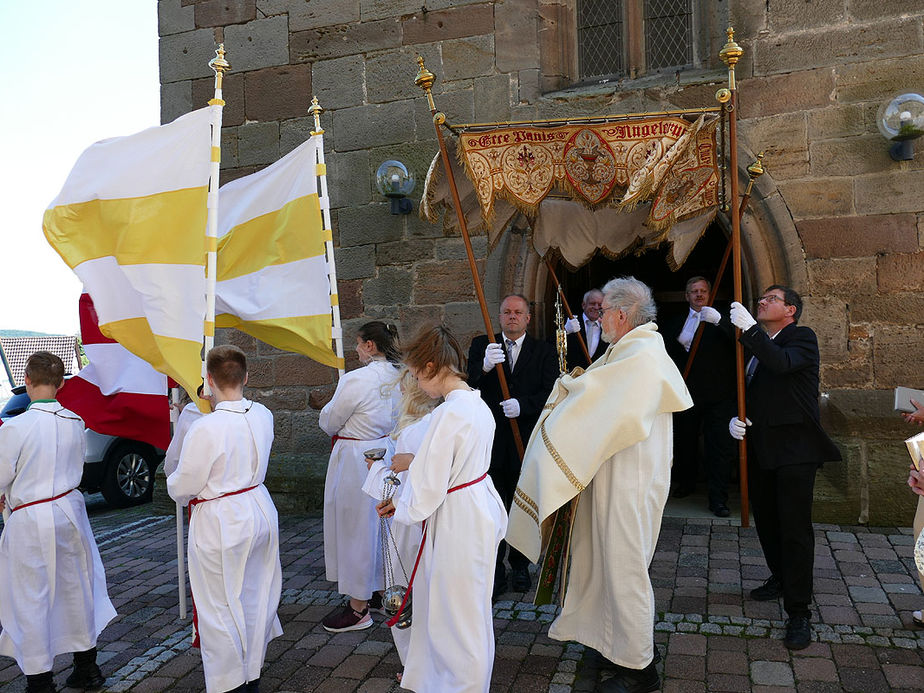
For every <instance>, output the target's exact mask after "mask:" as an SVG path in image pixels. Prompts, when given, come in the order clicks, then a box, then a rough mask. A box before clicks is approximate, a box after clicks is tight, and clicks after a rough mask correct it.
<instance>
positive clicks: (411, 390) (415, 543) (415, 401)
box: [363, 369, 442, 665]
mask: <svg viewBox="0 0 924 693" xmlns="http://www.w3.org/2000/svg"><path fill="white" fill-rule="evenodd" d="M400 387H401V408H400V410H399V412H398V423H397V425H396V426H395V430H394V431H392V433H391V438H392V440H394V442H395V454H396V455H402V454H405V457H403V458H402V457H399V460H400V459H407V457H406V454H410V455H416V454H417V451H418V450H419V449H420V444H421V443H422V442H423V439H424V436H425V435H426V433H427V428H429V426H430V420H431V419H432V414H431V412H432V411H433V409H434V407H436V406H437V404H439V403H440V402H441V401H442V400H440V399H433V398H432V397H430V395H428V394H427V393H426V392H424V391H423V390H422V389H420V385H418V384H417V378H415V377H414V375H413V374H412V373H411V372H410V371H409V370H407V369H405V370H404V373H403V374H402V376H401V380H400ZM366 464H367V465H368V466H369V473H368V474H367V475H366V481H365V483H364V484H363V491H365V492H366V493H367V494H368V495H369V496H371V497H372V498H374V499H375V500H376V501H380V500H382V490H383V487H384V484H385V478H386V477H387V476H390V475H391V474H392V473H394V474H395V476H397V478H398V481H399V482H400V483H399V485H398V486H397V487H395V489H394V496H400V495H401V494H403V493H405V492H406V491H407V488H408V485H409V480H408V474H407V466H405V465H404V464H395V463H394V462H393V461H392V460H391V459H388V458H384V459H382V460H375V461H374V460H370V459H369V458H366ZM394 496H393V498H394ZM389 531H390V532H391V536H392V537H393V539H394V543H392V542H391V541H387V543H388V548H389V555H390V557H391V574H392V575H393V576H394V580H395V584H400V585H403V586H405V587H406V586H407V580H408V578H409V577H410V574H411V571H412V570H413V568H414V561H415V559H416V558H417V551H418V550H419V549H420V536H421V526H420V525H419V524H415V525H403V524H400V523H398V522H392V523H391V524H390V530H389ZM385 587H390V585H385ZM391 635H392V638H394V641H395V649H397V650H398V657H399V659H400V660H401V664H402V665H403V664H404V663H405V661H406V660H407V648H408V645H409V643H410V639H411V631H410V629H409V628H398V627H397V626H392V629H391Z"/></svg>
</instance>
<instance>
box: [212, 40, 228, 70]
mask: <svg viewBox="0 0 924 693" xmlns="http://www.w3.org/2000/svg"><path fill="white" fill-rule="evenodd" d="M209 67H210V68H212V69H213V70H214V71H215V72H219V73H220V72H227V71H228V70H230V69H231V63H229V62H228V61H227V60H225V44H223V43H219V44H218V49H217V50H216V51H215V57H214V58H212V59H211V60H209Z"/></svg>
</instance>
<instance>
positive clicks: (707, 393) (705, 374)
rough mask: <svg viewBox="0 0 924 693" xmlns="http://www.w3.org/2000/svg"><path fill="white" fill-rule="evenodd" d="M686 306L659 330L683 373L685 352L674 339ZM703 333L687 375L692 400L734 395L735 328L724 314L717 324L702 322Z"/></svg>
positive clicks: (718, 399)
mask: <svg viewBox="0 0 924 693" xmlns="http://www.w3.org/2000/svg"><path fill="white" fill-rule="evenodd" d="M687 315H689V310H688V311H686V312H685V313H683V315H679V316H675V317H672V318H669V319H668V320H667V321H665V323H664V325H663V328H662V329H661V334H662V335H663V336H664V346H665V348H666V349H667V353H668V354H670V357H671V359H673V361H674V363H676V364H677V369H678V370H679V371H680V372H681V373H683V369H684V368H685V367H686V365H687V358H688V357H689V352H688V351H687V350H686V349H684V348H683V345H682V344H680V342H678V341H677V337H679V336H680V333H681V332H682V331H683V325H684V323H686V321H687ZM702 331H703V336H702V339H701V340H700V343H699V347H697V349H696V356H695V358H694V359H693V366H692V367H691V368H690V373H689V375H688V376H687V388H688V389H689V390H690V395H692V397H693V401H694V402H695V403H696V404H708V403H714V402H721V401H725V400H731V399H736V398H737V391H736V387H735V328H734V327H733V326H732V324H731V323H730V322H728V319H727V318H723V320H722V321H721V322H720V323H719V324H718V325H713V324H712V323H708V322H704V323H702Z"/></svg>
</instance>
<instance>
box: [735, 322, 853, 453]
mask: <svg viewBox="0 0 924 693" xmlns="http://www.w3.org/2000/svg"><path fill="white" fill-rule="evenodd" d="M740 340H741V343H742V344H743V345H744V347H745V351H746V354H745V363H746V364H747V362H748V361H750V357H751V356H756V357H757V362H758V363H757V368H756V370H755V371H754V376H753V378H751V382H750V383H748V385H747V417H748V418H749V419H750V420H751V421H752V422H753V425H751V426H749V427H748V431H747V437H746V439H747V441H748V459H749V460H751V461H752V462H753V463H756V464H758V465H759V466H760V467H761V468H762V469H777V468H779V467H783V466H786V465H790V464H805V463H815V464H819V465H820V464H822V463H823V462H827V461H832V460H840V459H841V453H840V451H839V450H838V449H837V447H836V446H835V445H834V443H833V442H831V439H830V438H829V437H828V434H827V433H825V432H824V430H823V429H822V427H821V417H820V414H819V411H818V364H819V357H818V339H817V338H816V337H815V333H814V332H813V331H812V330H811V329H810V328H808V327H803V326H800V325H796V324H795V323H793V324H790V325H787V326H786V327H784V328H783V329H782V330H781V331H780V333H779V334H778V335H777V336H776V338H775V339H770V336H769V335H768V334H767V333H766V332H764V331H763V330H762V329H760V327H759V326H757V325H754V326H752V327H751V328H750V329H749V330H747V331H746V332H743V333H742V334H741V337H740Z"/></svg>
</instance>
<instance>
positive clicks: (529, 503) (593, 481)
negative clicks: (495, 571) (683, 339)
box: [507, 277, 693, 691]
mask: <svg viewBox="0 0 924 693" xmlns="http://www.w3.org/2000/svg"><path fill="white" fill-rule="evenodd" d="M603 293H604V305H603V334H604V338H605V339H606V340H607V341H608V342H610V347H609V348H608V349H607V351H606V352H605V353H604V355H603V356H601V357H600V358H599V359H597V361H595V362H594V363H593V364H591V366H590V367H589V368H588V369H587V371H585V372H584V373H583V374H580V373H579V371H575V372H574V374H573V375H564V376H562V377H561V378H560V379H559V380H558V382H557V383H556V386H555V389H554V390H553V391H552V394H551V396H550V397H549V401H548V403H547V404H546V407H545V409H544V411H543V414H542V416H541V417H540V419H539V422H538V424H537V425H536V428H535V429H534V431H533V434H532V436H531V437H530V440H529V445H528V446H527V449H526V456H525V458H524V460H523V469H522V472H521V474H520V480H519V484H518V486H517V489H516V496H515V499H514V500H515V503H514V505H513V507H512V508H511V511H510V522H509V527H508V532H507V541H508V542H509V543H510V544H512V545H513V546H515V547H516V548H517V549H519V550H520V551H522V552H523V553H524V554H525V555H526V556H527V557H529V559H530V560H531V561H538V560H539V556H540V553H541V551H542V549H543V548H544V547H543V546H542V538H541V537H542V532H541V530H540V524H541V523H542V522H543V521H544V520H545V519H546V518H549V517H550V516H552V515H553V513H554V512H555V511H556V510H557V509H558V508H560V507H562V506H563V505H565V504H566V503H568V502H569V501H571V499H573V498H574V497H575V496H576V495H578V494H581V495H580V498H579V499H578V504H577V510H576V513H575V519H574V527H573V530H572V539H571V572H570V576H569V579H568V585H567V591H566V594H565V601H564V605H563V607H562V611H561V613H560V614H559V616H558V618H557V619H556V620H555V621H554V622H553V623H552V625H551V628H550V629H549V636H550V637H552V638H554V639H556V640H575V641H578V642H580V643H583V644H584V645H587V646H589V647H592V648H594V649H596V650H597V651H599V652H600V653H601V654H602V655H603V656H604V657H606V658H607V659H609V660H610V661H612V662H614V663H615V664H617V665H619V666H620V667H624V669H619V670H618V673H617V675H616V676H615V677H613V679H610V680H608V681H607V682H606V684H605V690H612V691H648V690H657V689H658V687H659V686H660V681H659V679H658V674H657V671H656V670H655V668H654V663H653V659H654V642H653V629H654V620H655V602H654V591H653V589H652V586H651V581H650V579H649V577H648V566H649V564H650V563H651V559H652V557H653V555H654V551H655V546H656V544H657V541H658V533H659V531H660V526H661V514H662V512H663V510H664V504H665V503H666V501H667V497H668V489H669V487H670V470H671V457H672V428H671V426H672V418H671V414H672V413H673V412H675V411H683V410H685V409H688V408H690V407H691V406H693V400H692V399H691V397H690V394H689V392H688V391H687V388H686V385H685V384H684V382H683V378H682V377H681V375H680V373H679V371H678V370H677V367H676V366H675V365H674V363H673V361H671V359H670V357H669V356H668V355H667V352H666V351H665V349H664V341H663V339H662V338H661V335H660V334H659V333H658V331H657V327H656V325H655V324H654V322H653V320H654V318H655V312H656V309H655V304H654V300H653V298H652V295H651V290H650V289H649V288H648V287H647V286H646V285H645V284H643V283H642V282H640V281H638V280H636V279H634V278H632V277H628V278H621V279H614V280H612V281H610V282H609V283H607V285H606V286H604V287H603Z"/></svg>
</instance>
